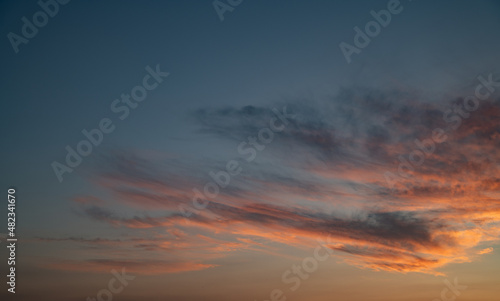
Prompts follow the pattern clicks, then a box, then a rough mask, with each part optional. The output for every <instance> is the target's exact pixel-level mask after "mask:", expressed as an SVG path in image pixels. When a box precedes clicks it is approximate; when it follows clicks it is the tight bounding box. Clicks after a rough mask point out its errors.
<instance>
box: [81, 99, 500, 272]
mask: <svg viewBox="0 0 500 301" xmlns="http://www.w3.org/2000/svg"><path fill="white" fill-rule="evenodd" d="M418 98H419V95H415V94H410V93H404V92H400V91H381V90H373V89H372V90H370V89H342V90H341V91H340V92H339V93H338V94H337V95H335V96H332V97H327V98H326V99H311V100H309V101H308V102H305V101H301V102H298V101H290V102H285V103H279V104H276V106H273V107H283V106H286V107H287V111H288V112H290V113H291V114H294V115H296V118H294V119H293V120H291V121H290V123H289V124H288V125H287V126H286V127H285V129H284V130H283V132H281V133H279V137H278V135H277V137H276V139H275V140H273V142H272V144H269V146H268V147H266V149H265V150H264V151H262V152H261V153H260V154H259V157H258V158H257V159H256V160H255V161H252V162H250V163H249V162H245V160H241V158H240V159H237V160H239V161H238V162H240V164H241V167H242V172H241V174H240V175H237V176H234V177H233V178H232V179H231V182H230V184H229V185H228V186H227V187H219V191H218V194H217V196H216V197H215V198H213V199H211V198H209V197H208V196H203V197H202V199H207V200H209V201H210V202H209V205H208V207H207V208H206V209H204V210H198V209H196V210H193V212H194V213H193V215H192V216H191V217H189V223H186V218H185V217H184V216H183V215H182V214H181V213H180V212H179V211H178V206H179V205H180V204H183V205H185V206H191V207H192V202H191V201H192V199H193V197H194V190H193V189H194V188H196V189H198V190H199V191H203V185H205V184H206V183H207V182H209V181H212V179H211V178H210V177H209V176H208V173H209V171H211V170H214V171H218V170H223V169H224V162H219V161H216V160H213V161H211V160H193V159H192V158H187V157H186V158H183V157H173V156H170V155H168V154H165V155H164V156H163V157H161V158H160V159H158V158H157V157H154V158H151V157H150V156H141V155H139V154H135V153H131V152H125V151H123V152H120V153H118V154H117V155H114V154H110V156H108V157H106V158H105V160H103V161H102V164H100V166H99V169H100V171H101V172H100V173H99V174H97V175H96V176H95V179H94V180H93V181H94V183H95V184H96V185H99V186H100V187H101V188H104V189H106V190H107V191H108V192H110V195H111V197H110V198H109V199H107V200H100V199H99V201H96V197H95V196H92V195H89V196H77V197H76V199H75V201H76V202H75V204H76V206H77V208H78V209H77V211H78V212H79V214H80V215H81V216H84V217H86V218H89V219H90V220H92V221H96V222H105V223H108V224H110V225H112V226H113V227H116V228H121V227H124V228H129V229H142V230H143V231H157V230H158V229H169V231H172V230H176V231H179V233H184V234H185V233H189V234H190V235H183V236H182V239H181V240H175V239H173V238H172V237H168V238H165V239H166V240H165V242H158V241H151V242H147V241H144V242H141V243H137V244H135V245H134V246H132V247H137V248H140V249H141V250H143V251H154V252H169V254H172V252H174V253H175V252H176V250H179V249H182V250H184V252H185V254H186V255H185V256H186V257H184V258H183V261H185V262H195V261H196V260H194V261H193V258H197V259H200V260H201V262H202V263H203V264H208V265H210V263H209V261H210V260H211V259H213V258H214V256H215V253H217V252H215V250H218V251H220V252H219V253H220V254H219V256H226V255H227V254H228V253H229V252H233V251H241V250H252V251H260V252H271V253H272V252H276V249H275V245H274V244H276V243H278V244H281V245H283V246H287V247H294V248H306V247H308V246H310V244H311V241H312V240H315V239H317V238H322V237H326V236H330V237H332V239H333V240H334V241H333V242H332V243H331V245H330V247H331V248H332V249H333V250H335V251H336V254H337V255H336V256H339V257H340V258H343V259H344V260H345V261H346V262H347V263H349V264H353V265H356V266H359V267H362V268H370V269H374V270H386V271H394V272H424V273H433V274H437V273H439V271H437V270H438V269H439V268H440V267H442V266H444V265H446V264H448V263H451V262H465V261H470V260H473V259H474V258H475V255H476V251H474V248H475V247H477V246H478V245H479V244H480V243H483V242H497V241H498V238H499V233H500V225H499V221H500V197H499V196H500V179H499V178H498V174H499V171H498V167H499V166H498V162H499V159H500V153H499V152H498V149H499V146H500V128H499V124H500V123H499V116H500V101H499V100H487V101H484V102H483V103H482V104H481V106H480V107H479V109H478V110H477V111H475V112H471V113H470V116H469V117H468V118H466V119H463V123H462V125H461V127H460V128H458V129H457V130H455V131H449V130H448V131H447V132H446V133H447V135H448V139H447V141H446V142H444V143H441V144H436V145H435V150H434V152H432V154H429V155H428V156H427V157H426V160H425V162H424V163H423V164H421V165H419V166H415V167H414V168H413V170H412V171H411V176H409V177H401V178H400V179H399V181H398V183H397V185H396V187H395V189H390V187H389V185H388V183H387V182H386V181H385V179H384V176H383V174H384V172H385V171H387V170H393V171H394V170H397V166H398V163H399V161H398V160H399V159H398V157H399V156H400V155H406V156H407V155H408V154H409V153H410V152H411V151H412V150H414V149H415V148H416V146H415V145H416V144H415V140H416V139H418V140H419V141H423V140H425V139H427V138H429V137H431V135H432V131H433V129H435V128H437V127H442V128H446V129H447V128H448V127H449V124H447V122H445V121H444V120H443V111H444V110H446V109H447V108H449V106H450V105H453V104H456V100H452V101H444V102H441V103H431V102H430V101H423V100H420V99H418ZM274 116H275V115H274V113H273V112H272V110H271V108H266V107H257V106H245V107H241V108H233V107H224V108H204V109H199V110H196V111H195V112H193V113H192V115H191V117H192V120H193V121H194V122H195V123H196V124H197V125H198V126H199V133H201V134H202V135H206V134H209V135H211V136H215V137H217V138H220V139H229V140H230V141H232V142H236V145H237V143H239V142H241V141H246V139H247V138H248V137H249V136H256V134H257V133H258V131H259V130H260V129H261V128H263V127H267V126H268V125H269V120H270V119H271V118H273V117H274ZM228 159H233V158H228ZM86 200H89V201H86ZM116 204H119V206H123V207H125V208H127V212H128V213H124V211H123V210H120V211H118V210H116V208H117V205H116ZM131 212H132V213H131ZM198 235H202V236H203V237H204V238H201V237H200V236H198ZM84 243H96V242H92V241H87V242H84ZM200 248H201V249H203V250H206V252H205V253H206V254H203V253H200V252H197V251H196V250H199V249H200ZM486 250H488V249H486ZM483 251H484V250H483ZM481 252H482V251H481ZM485 252H486V251H485ZM483 254H484V253H483ZM196 256H198V257H196ZM204 261H206V263H204Z"/></svg>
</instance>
